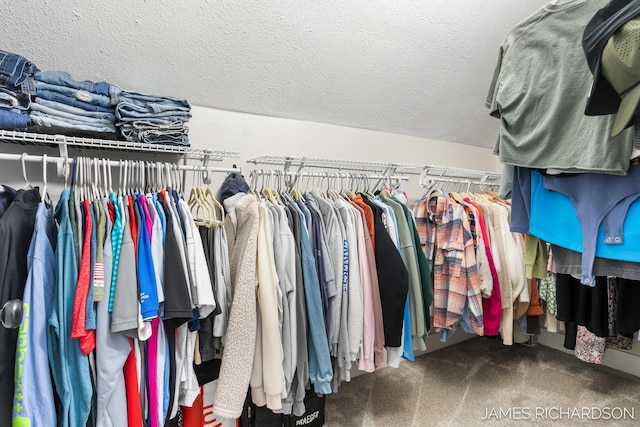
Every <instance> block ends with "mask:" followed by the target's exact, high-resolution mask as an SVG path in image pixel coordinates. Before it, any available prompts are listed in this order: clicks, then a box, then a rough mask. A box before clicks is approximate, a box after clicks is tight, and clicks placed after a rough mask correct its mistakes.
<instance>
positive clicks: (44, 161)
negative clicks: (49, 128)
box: [40, 154, 51, 205]
mask: <svg viewBox="0 0 640 427" xmlns="http://www.w3.org/2000/svg"><path fill="white" fill-rule="evenodd" d="M40 201H41V202H44V203H46V204H47V205H49V204H51V198H50V197H49V193H48V192H47V155H46V154H43V155H42V192H41V193H40Z"/></svg>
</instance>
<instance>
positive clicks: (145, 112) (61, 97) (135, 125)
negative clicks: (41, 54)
mask: <svg viewBox="0 0 640 427" xmlns="http://www.w3.org/2000/svg"><path fill="white" fill-rule="evenodd" d="M190 118H191V106H190V105H189V102H188V101H187V100H184V99H179V98H174V97H171V96H158V95H149V94H144V93H140V92H134V91H127V90H122V89H121V88H120V87H118V86H115V85H112V84H110V83H107V82H105V81H102V82H93V81H89V80H83V81H79V80H75V79H74V78H73V77H71V75H70V74H69V73H67V72H66V71H40V69H38V67H36V66H35V65H34V64H33V63H32V62H31V61H29V60H28V59H26V58H24V57H22V56H20V55H17V54H14V53H9V52H4V51H1V50H0V129H13V130H30V131H33V130H36V129H38V130H39V131H40V132H42V133H49V134H50V133H53V132H55V133H60V134H63V135H69V136H81V135H95V136H100V137H101V139H116V138H117V139H124V140H126V141H129V142H143V143H149V144H168V145H180V146H189V138H188V132H189V128H188V127H187V126H186V122H188V121H189V119H190Z"/></svg>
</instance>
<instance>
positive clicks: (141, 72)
mask: <svg viewBox="0 0 640 427" xmlns="http://www.w3.org/2000/svg"><path fill="white" fill-rule="evenodd" d="M0 4H2V10H4V13H3V14H2V17H1V18H0V23H1V24H2V25H0V37H1V39H2V44H1V45H0V49H2V50H7V51H11V52H15V53H19V54H22V55H24V56H26V57H27V58H29V59H31V60H32V61H33V62H35V63H36V65H37V66H38V67H40V68H41V69H61V70H66V71H68V72H70V73H71V75H72V76H73V77H74V78H76V79H90V80H94V81H95V80H106V81H108V82H110V83H113V84H117V85H119V86H121V87H123V88H126V89H133V90H137V91H142V92H147V93H152V94H166V95H174V96H178V97H182V98H186V99H188V100H189V101H190V102H191V103H192V104H194V105H200V106H206V107H214V108H219V109H225V110H234V111H242V112H249V113H255V114H263V115H270V116H278V117H286V118H295V119H301V120H310V121H317V122H323V123H332V124H339V125H345V126H351V127H358V128H366V129H373V130H380V131H386V132H395V133H402V134H408V135H416V136H421V137H426V138H430V139H437V140H444V141H452V142H460V143H465V144H472V145H480V146H487V147H489V146H493V144H494V142H495V138H496V134H497V126H498V123H497V121H496V120H495V119H493V118H490V117H489V116H488V115H487V111H486V109H485V108H484V99H485V96H486V93H487V88H488V86H489V82H490V80H491V76H492V73H493V69H494V65H495V62H496V59H497V56H498V49H499V46H500V43H501V42H502V40H503V39H504V37H505V35H506V34H507V32H508V31H509V30H510V29H511V28H512V27H513V26H514V25H516V24H517V23H518V22H519V21H520V20H522V19H523V18H525V17H526V16H528V15H529V14H531V13H532V12H534V11H535V10H536V9H538V8H539V7H540V6H542V5H543V4H544V1H542V0H518V1H513V0H421V1H418V0H414V1H408V0H396V1H375V0H322V1H320V0H315V1H312V0H274V1H267V0H262V1H258V0H234V1H213V0H144V1H142V0H109V1H92V0H35V1H34V0H22V1H20V2H19V4H18V3H16V2H10V1H8V0H0ZM300 143H301V144H304V141H300ZM390 148H392V147H390Z"/></svg>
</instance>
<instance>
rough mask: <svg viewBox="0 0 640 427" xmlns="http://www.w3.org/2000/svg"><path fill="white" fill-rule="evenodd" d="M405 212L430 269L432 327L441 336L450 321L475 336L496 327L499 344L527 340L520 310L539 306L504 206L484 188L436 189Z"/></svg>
mask: <svg viewBox="0 0 640 427" xmlns="http://www.w3.org/2000/svg"><path fill="white" fill-rule="evenodd" d="M447 182H455V180H447ZM458 182H459V183H461V184H462V185H463V186H464V185H467V184H466V182H465V180H458ZM431 185H433V183H431ZM413 214H414V216H415V219H416V223H417V227H418V232H419V235H420V239H421V240H420V241H421V243H422V246H423V249H424V251H425V253H426V256H427V259H428V260H429V266H430V267H431V269H432V272H433V289H434V290H433V292H434V301H433V313H432V314H433V325H432V326H433V327H434V328H436V330H439V331H440V339H441V341H446V339H447V338H448V337H450V336H451V335H452V334H453V333H454V332H455V330H456V329H457V326H458V324H460V325H461V326H462V328H463V329H464V330H465V331H466V332H468V333H474V334H477V335H486V336H494V335H498V334H499V333H500V334H501V335H502V340H503V343H504V344H506V345H511V344H513V342H514V339H515V341H516V342H525V341H527V340H528V339H529V335H527V334H526V330H527V329H526V325H527V323H526V319H527V316H526V315H531V316H532V318H533V317H535V316H538V315H540V314H542V312H541V310H540V307H539V304H538V302H537V287H536V288H535V289H533V288H534V287H533V286H532V283H531V282H530V281H528V280H527V269H526V268H525V260H524V255H523V254H524V246H525V240H524V236H522V235H520V234H515V233H511V232H510V231H509V216H510V205H509V204H508V203H507V202H505V201H504V200H502V199H500V198H499V197H498V196H497V195H496V194H495V193H492V192H489V191H485V192H484V193H482V194H473V193H462V194H458V193H456V192H446V191H444V190H442V189H440V190H430V191H428V192H427V194H426V195H425V197H424V198H422V199H421V200H419V201H417V202H416V203H415V204H414V205H413ZM531 322H535V320H531ZM514 337H515V338H514Z"/></svg>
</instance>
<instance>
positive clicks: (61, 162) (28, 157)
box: [0, 153, 241, 176]
mask: <svg viewBox="0 0 640 427" xmlns="http://www.w3.org/2000/svg"><path fill="white" fill-rule="evenodd" d="M0 160H10V161H25V162H31V163H42V162H46V163H47V164H49V163H54V164H56V166H57V167H58V172H59V173H60V171H61V170H63V169H64V168H65V163H66V162H69V163H73V158H71V157H69V158H65V157H57V156H46V157H45V156H36V155H32V154H26V153H25V154H8V153H0ZM99 160H101V161H106V162H107V164H108V165H109V167H119V166H121V165H124V163H125V162H127V161H126V160H110V159H99ZM133 162H136V160H133ZM150 163H156V162H150ZM161 163H165V162H161ZM170 164H171V167H172V168H175V169H177V170H180V171H194V172H222V173H233V172H241V169H240V168H236V167H231V168H224V167H216V166H201V165H181V164H177V163H170ZM62 176H64V175H62Z"/></svg>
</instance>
